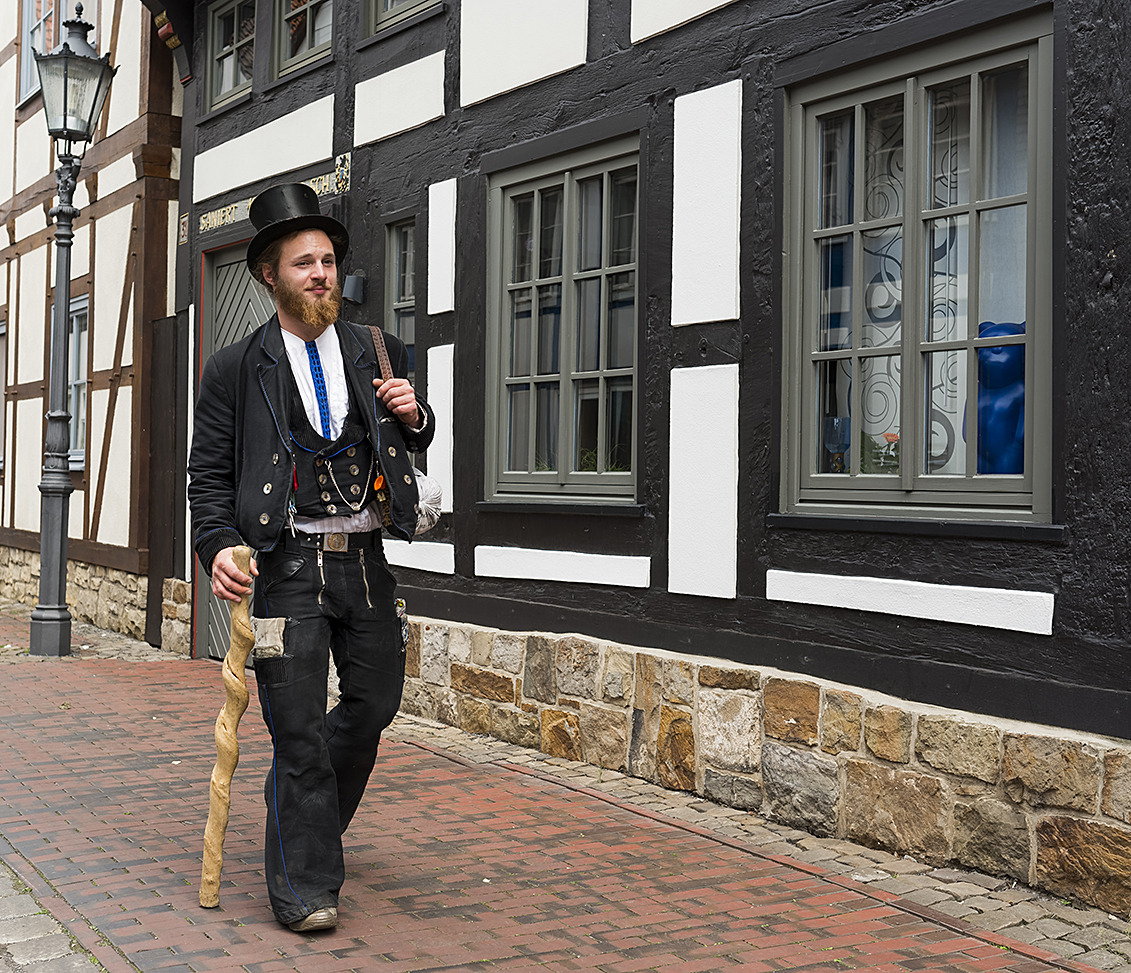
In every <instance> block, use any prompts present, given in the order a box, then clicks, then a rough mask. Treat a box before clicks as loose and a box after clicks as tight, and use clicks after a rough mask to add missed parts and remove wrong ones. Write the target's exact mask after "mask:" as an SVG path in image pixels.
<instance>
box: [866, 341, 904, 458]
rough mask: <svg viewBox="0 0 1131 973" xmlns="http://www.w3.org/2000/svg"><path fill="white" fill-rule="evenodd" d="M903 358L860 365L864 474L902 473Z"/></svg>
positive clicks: (895, 356)
mask: <svg viewBox="0 0 1131 973" xmlns="http://www.w3.org/2000/svg"><path fill="white" fill-rule="evenodd" d="M899 373H900V365H899V357H898V356H897V355H890V356H885V357H883V358H864V359H862V360H861V362H860V383H861V394H860V412H861V413H862V415H861V426H860V472H861V473H898V472H899V432H900V427H901V418H900V409H899Z"/></svg>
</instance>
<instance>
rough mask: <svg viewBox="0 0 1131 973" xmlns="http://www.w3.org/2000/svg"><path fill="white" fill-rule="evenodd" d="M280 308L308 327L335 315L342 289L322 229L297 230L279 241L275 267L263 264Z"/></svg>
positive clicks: (328, 321)
mask: <svg viewBox="0 0 1131 973" xmlns="http://www.w3.org/2000/svg"><path fill="white" fill-rule="evenodd" d="M263 276H264V279H265V280H266V281H267V283H268V284H270V285H271V287H272V290H273V292H274V297H275V303H276V304H277V305H278V307H279V310H280V311H284V312H286V313H287V314H290V315H292V316H293V317H296V318H298V319H299V320H300V321H302V323H303V324H305V325H307V326H308V327H312V328H320V329H325V328H328V327H329V326H330V325H331V324H333V323H334V322H335V321H336V320H337V319H338V312H339V311H340V310H341V306H342V291H341V288H340V287H338V266H337V262H336V261H335V259H334V245H333V244H332V243H331V242H330V238H329V237H328V236H327V235H326V234H325V233H324V232H323V231H322V230H301V231H300V232H298V233H296V234H295V235H294V236H292V237H289V238H288V239H287V240H285V241H284V243H283V249H282V252H281V253H280V255H279V268H278V271H277V272H276V271H274V270H273V269H272V268H269V267H268V268H265V269H264V272H263Z"/></svg>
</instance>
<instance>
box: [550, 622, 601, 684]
mask: <svg viewBox="0 0 1131 973" xmlns="http://www.w3.org/2000/svg"><path fill="white" fill-rule="evenodd" d="M600 664H601V652H600V649H599V647H598V645H597V643H596V642H594V641H593V640H592V639H585V638H581V637H579V636H576V635H567V636H566V637H565V638H561V639H558V641H557V642H555V643H554V677H555V678H556V679H557V683H558V695H560V696H580V697H581V698H582V699H597V698H598V696H597V669H598V668H599V666H600Z"/></svg>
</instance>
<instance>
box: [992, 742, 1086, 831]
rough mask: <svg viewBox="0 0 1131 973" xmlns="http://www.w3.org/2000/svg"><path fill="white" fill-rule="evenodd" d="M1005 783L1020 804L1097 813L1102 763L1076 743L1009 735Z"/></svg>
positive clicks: (1011, 797) (1003, 773)
mask: <svg viewBox="0 0 1131 973" xmlns="http://www.w3.org/2000/svg"><path fill="white" fill-rule="evenodd" d="M1002 781H1003V783H1004V784H1005V793H1006V794H1007V795H1008V797H1009V799H1010V800H1011V801H1014V802H1015V803H1017V804H1021V803H1025V804H1028V805H1030V806H1031V807H1063V808H1074V809H1076V810H1079V811H1087V812H1089V813H1095V811H1096V807H1097V802H1098V797H1099V789H1100V762H1099V760H1098V759H1097V758H1096V756H1095V755H1094V754H1092V753H1090V752H1089V751H1087V750H1085V749H1084V747H1083V746H1082V745H1081V744H1079V743H1077V742H1075V741H1071V740H1058V739H1056V738H1055V737H1039V736H1031V735H1030V734H1027V733H1007V734H1006V735H1005V757H1004V759H1003V761H1002Z"/></svg>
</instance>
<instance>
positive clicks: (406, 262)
mask: <svg viewBox="0 0 1131 973" xmlns="http://www.w3.org/2000/svg"><path fill="white" fill-rule="evenodd" d="M385 266H386V268H387V280H386V283H385V308H386V312H385V330H386V331H388V332H389V333H390V334H395V335H396V336H397V337H398V338H400V339H401V341H403V342H404V343H405V347H406V348H408V380H409V381H410V382H413V381H415V380H416V269H415V268H416V223H415V221H410V222H407V223H397V224H395V225H394V226H390V227H389V230H388V238H387V243H386V245H385Z"/></svg>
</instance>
